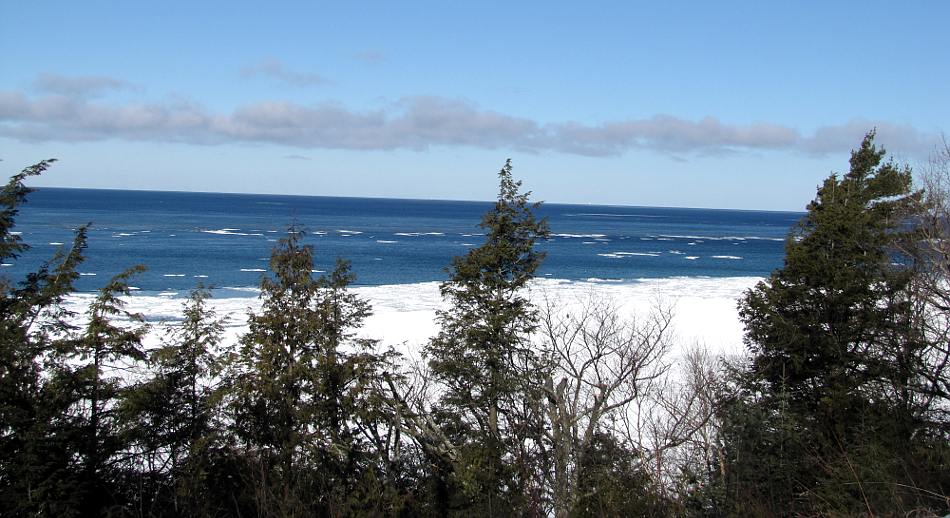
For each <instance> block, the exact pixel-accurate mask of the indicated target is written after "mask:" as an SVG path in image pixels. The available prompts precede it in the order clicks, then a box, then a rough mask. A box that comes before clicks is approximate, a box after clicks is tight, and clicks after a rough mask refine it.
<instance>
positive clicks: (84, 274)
mask: <svg viewBox="0 0 950 518" xmlns="http://www.w3.org/2000/svg"><path fill="white" fill-rule="evenodd" d="M3 266H11V265H8V264H4V265H3ZM79 275H80V276H82V277H95V276H96V274H94V273H87V272H79Z"/></svg>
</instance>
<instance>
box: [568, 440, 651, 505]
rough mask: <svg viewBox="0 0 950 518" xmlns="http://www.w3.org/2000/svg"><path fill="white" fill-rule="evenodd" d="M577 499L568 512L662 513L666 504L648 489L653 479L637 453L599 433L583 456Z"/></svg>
mask: <svg viewBox="0 0 950 518" xmlns="http://www.w3.org/2000/svg"><path fill="white" fill-rule="evenodd" d="M583 458H584V464H583V465H582V466H580V475H579V477H578V479H579V480H580V483H579V484H578V494H579V495H580V497H579V498H578V501H577V503H576V504H575V506H574V509H573V510H572V511H571V513H570V515H571V516H574V517H581V516H605V517H606V516H617V517H620V516H664V515H666V514H667V508H668V506H667V505H666V504H664V503H663V502H662V501H661V500H660V498H659V497H658V495H656V494H655V493H653V492H652V491H650V488H651V487H652V485H653V484H652V481H651V480H650V475H649V474H648V473H646V472H645V471H644V470H643V469H642V468H641V467H640V466H639V463H638V457H637V455H636V452H633V451H630V450H629V449H627V448H625V447H624V446H623V444H621V443H620V442H619V441H618V440H617V439H616V438H615V437H613V436H612V435H610V434H607V433H602V432H598V433H597V434H595V436H594V440H593V441H592V442H591V444H590V447H589V448H587V451H585V452H584V455H583Z"/></svg>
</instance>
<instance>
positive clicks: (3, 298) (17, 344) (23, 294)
mask: <svg viewBox="0 0 950 518" xmlns="http://www.w3.org/2000/svg"><path fill="white" fill-rule="evenodd" d="M52 162H54V160H45V161H43V162H40V163H38V164H36V165H33V166H30V167H28V168H26V169H24V170H23V171H22V172H21V173H19V174H17V175H14V176H13V177H12V178H11V179H10V181H9V182H8V183H7V184H6V185H5V186H4V187H3V190H2V191H0V260H2V261H3V262H15V261H16V259H17V258H18V257H19V255H20V254H21V253H23V252H25V251H26V250H27V249H28V248H29V246H28V245H27V244H26V243H24V242H23V241H22V238H21V237H20V236H19V235H18V234H15V233H13V228H14V224H15V217H16V214H17V212H18V207H19V205H20V204H22V203H24V202H25V200H26V195H27V194H28V193H29V192H30V189H29V188H27V187H26V186H25V185H24V184H23V181H24V180H25V179H26V178H27V177H30V176H34V175H38V174H40V173H42V172H43V171H44V170H46V169H47V168H48V167H49V165H50V164H51V163H52ZM85 247H86V231H85V228H80V229H79V230H77V232H76V236H75V238H74V240H73V243H72V246H71V247H70V248H69V249H68V250H66V251H60V252H58V253H57V254H56V255H55V256H54V257H53V258H52V259H51V260H50V261H48V262H46V263H44V264H43V265H41V266H40V268H39V269H38V270H36V271H34V272H32V273H29V274H28V275H27V276H26V278H25V279H23V280H21V281H19V282H14V281H12V280H10V279H8V278H6V277H4V278H2V279H0V509H4V510H5V511H6V512H8V513H9V514H10V515H29V514H37V513H40V514H55V515H60V516H68V515H70V514H74V513H75V512H76V509H77V508H78V504H79V502H78V499H79V498H78V497H77V495H76V493H75V491H76V489H77V487H78V486H79V483H80V481H79V478H78V477H77V473H76V470H75V459H74V450H73V449H72V444H73V442H72V441H73V439H74V436H75V430H74V429H72V428H71V427H70V426H69V423H66V422H63V421H62V420H61V419H59V416H60V415H62V414H63V413H64V412H65V411H66V409H67V408H69V407H70V406H71V404H72V398H71V397H70V393H69V391H68V390H67V389H68V387H65V386H64V385H63V384H61V383H58V382H56V380H51V379H50V378H49V376H47V375H45V372H48V371H49V370H50V369H55V368H56V366H57V365H58V351H59V350H61V349H62V348H63V347H65V344H66V342H65V340H64V338H66V333H67V332H68V331H70V330H71V327H70V325H69V324H68V321H67V320H68V319H69V318H70V317H71V316H72V315H71V314H70V313H69V312H68V311H66V310H65V309H64V307H63V305H62V302H63V298H64V297H65V296H66V295H67V294H68V293H69V292H71V291H72V283H73V282H74V281H75V279H76V278H77V277H78V273H77V271H76V268H77V266H78V265H79V264H80V263H81V262H82V260H83V250H84V249H85Z"/></svg>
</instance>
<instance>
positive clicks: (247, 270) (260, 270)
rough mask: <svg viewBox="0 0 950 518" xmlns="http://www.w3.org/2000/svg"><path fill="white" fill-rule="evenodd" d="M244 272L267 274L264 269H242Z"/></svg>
mask: <svg viewBox="0 0 950 518" xmlns="http://www.w3.org/2000/svg"><path fill="white" fill-rule="evenodd" d="M241 271H242V272H266V271H267V270H265V269H263V268H241Z"/></svg>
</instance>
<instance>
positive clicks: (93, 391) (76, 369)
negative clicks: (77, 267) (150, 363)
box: [52, 266, 148, 515]
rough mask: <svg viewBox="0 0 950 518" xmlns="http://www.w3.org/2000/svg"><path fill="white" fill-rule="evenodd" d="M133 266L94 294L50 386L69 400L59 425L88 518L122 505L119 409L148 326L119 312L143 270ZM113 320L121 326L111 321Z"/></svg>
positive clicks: (142, 357) (142, 358) (141, 355)
mask: <svg viewBox="0 0 950 518" xmlns="http://www.w3.org/2000/svg"><path fill="white" fill-rule="evenodd" d="M144 270H145V268H144V267H143V266H135V267H133V268H130V269H128V270H126V271H125V272H122V273H120V274H118V275H116V276H114V277H113V278H112V279H111V280H110V281H109V283H108V284H106V286H104V287H103V288H101V289H100V290H99V293H98V295H97V296H96V298H95V300H93V301H92V302H91V303H90V304H89V308H88V309H87V311H86V317H87V323H86V325H85V328H84V329H83V332H82V334H81V335H80V336H79V337H78V338H77V339H75V340H73V341H72V342H71V343H70V344H69V346H68V347H67V348H66V350H65V351H64V361H62V362H61V363H60V364H59V365H58V367H57V369H56V370H55V371H53V372H52V379H53V383H56V384H57V385H59V386H61V387H63V389H64V390H65V391H66V394H67V395H68V396H71V397H72V403H71V405H70V408H69V410H68V411H67V412H66V413H65V415H62V416H61V418H62V419H63V425H64V427H66V428H67V429H71V433H73V434H74V435H73V438H72V439H73V441H74V442H73V445H72V446H71V449H72V450H73V452H74V454H75V455H76V456H77V458H78V460H79V466H78V467H79V474H80V476H81V484H80V487H79V488H78V494H79V496H80V498H81V502H82V505H81V507H80V510H81V511H82V513H83V514H86V515H93V514H101V513H104V512H106V511H107V510H108V509H110V508H113V507H118V506H121V505H124V502H123V501H122V499H121V498H120V496H119V491H118V488H117V486H118V478H119V476H120V470H121V468H122V467H123V466H122V464H124V459H118V458H116V456H117V454H119V453H120V452H122V451H124V450H125V449H126V444H125V441H124V438H123V437H122V434H121V433H120V432H121V424H122V422H121V418H120V413H119V407H120V404H121V402H122V400H123V398H124V397H125V396H126V393H127V390H128V388H129V387H130V386H131V385H132V383H133V381H132V380H131V379H130V378H131V377H134V376H135V375H136V373H137V372H138V371H139V369H138V368H137V367H138V366H140V363H141V362H143V361H145V359H146V355H145V351H144V349H143V347H142V338H143V337H144V335H145V333H146V331H147V330H148V326H146V325H144V323H143V317H142V315H140V314H137V313H130V312H129V311H127V310H126V309H125V301H123V300H122V298H121V297H123V296H125V297H127V296H129V294H130V291H129V284H128V281H129V279H130V278H131V277H132V276H133V275H135V274H137V273H141V272H142V271H144ZM117 319H120V320H123V321H124V322H116V320H117Z"/></svg>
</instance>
